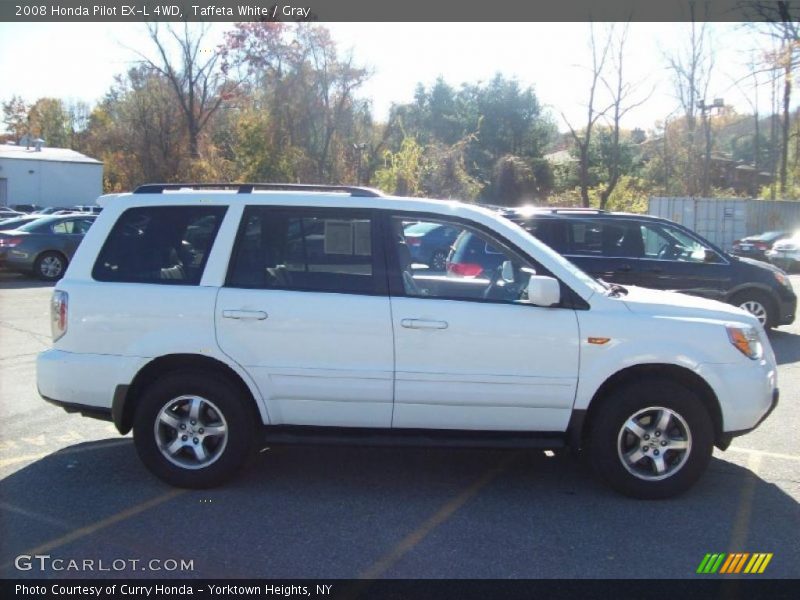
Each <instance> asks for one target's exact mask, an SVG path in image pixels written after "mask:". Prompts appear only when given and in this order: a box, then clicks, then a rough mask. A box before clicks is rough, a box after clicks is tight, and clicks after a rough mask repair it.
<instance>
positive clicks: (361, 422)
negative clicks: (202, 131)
mask: <svg viewBox="0 0 800 600" xmlns="http://www.w3.org/2000/svg"><path fill="white" fill-rule="evenodd" d="M414 223H437V224H443V225H447V226H449V227H453V228H456V229H460V230H466V231H469V232H471V233H473V234H474V235H476V236H479V237H481V238H483V239H484V240H485V241H486V243H487V244H491V246H492V247H493V248H495V249H496V250H497V251H498V252H501V253H502V254H503V255H504V257H503V260H502V261H500V263H499V264H498V267H497V269H496V270H494V271H493V272H490V273H485V274H482V275H481V276H471V275H469V274H464V275H459V274H457V273H447V272H440V271H435V270H434V269H432V268H431V267H429V266H428V265H422V264H415V263H414V262H413V260H412V258H411V253H410V251H409V249H408V246H407V245H406V241H405V236H404V232H405V231H406V229H409V225H412V224H414ZM52 329H53V338H54V347H53V348H52V349H50V350H47V351H46V352H43V353H42V354H41V355H40V356H39V358H38V365H37V367H38V387H39V392H40V394H41V395H42V396H43V397H44V398H46V399H47V400H49V401H51V402H54V403H56V404H59V405H61V406H63V407H64V408H65V409H67V410H68V411H78V412H81V413H83V414H85V415H88V416H96V417H104V418H108V419H112V420H113V422H114V423H115V425H116V427H117V428H118V429H119V431H120V432H121V433H123V434H124V433H127V432H128V431H130V430H131V429H132V430H133V433H134V442H135V446H136V449H137V451H138V454H139V456H140V458H141V460H142V461H143V462H144V464H145V465H146V466H147V467H148V468H149V469H150V470H151V471H152V472H153V473H155V474H156V475H157V476H158V477H160V478H162V479H164V480H166V481H167V482H170V483H172V484H174V485H178V486H186V487H207V486H212V485H216V484H219V483H221V482H223V481H224V480H226V479H227V478H229V477H230V476H232V475H233V474H234V473H235V472H236V471H237V470H238V468H239V467H241V466H242V465H243V464H244V463H245V462H246V459H247V458H248V456H250V455H251V454H252V453H253V451H254V449H257V448H258V447H259V446H258V443H269V444H276V443H292V442H304V441H305V442H309V441H311V442H313V443H353V444H377V443H396V444H433V445H436V444H438V445H477V446H495V447H508V446H512V447H538V448H557V447H559V446H570V447H572V448H574V449H577V450H579V451H580V453H581V454H583V455H585V456H586V457H587V458H588V460H589V461H590V463H591V464H592V466H593V467H594V469H595V471H596V472H597V474H598V475H599V476H600V477H601V478H602V479H603V480H604V481H606V482H607V483H608V484H610V485H611V486H612V487H613V488H615V489H617V490H618V491H620V492H623V493H625V494H629V495H632V496H636V497H642V498H663V497H667V496H672V495H675V494H677V493H680V492H682V491H684V490H686V489H687V488H689V487H690V486H691V485H692V484H693V483H694V482H695V481H696V480H697V479H698V477H699V476H700V475H701V474H702V472H703V471H704V469H705V468H706V466H707V464H708V462H709V460H710V457H711V453H712V449H713V446H714V445H716V446H718V447H720V448H726V447H727V445H728V444H729V443H730V441H731V438H732V437H733V436H735V435H739V434H742V433H745V432H747V431H749V430H751V429H753V428H754V427H756V426H757V425H758V424H759V423H760V422H761V421H762V420H763V419H764V418H765V417H766V415H767V414H768V413H769V412H770V411H771V410H772V408H774V406H775V405H776V403H777V401H778V390H777V381H776V376H777V371H776V365H775V358H774V355H773V352H772V349H771V347H770V345H769V341H768V340H767V337H766V336H765V334H764V329H763V327H762V326H761V325H760V324H759V322H758V320H757V319H756V318H755V317H754V316H752V315H750V314H748V313H747V312H745V311H744V310H742V309H740V308H736V307H733V306H730V305H727V304H723V303H721V302H717V301H713V300H708V299H703V298H697V297H692V296H687V295H682V294H677V293H670V292H663V291H655V290H648V289H644V288H638V287H621V286H618V285H608V284H604V283H602V282H601V281H598V280H595V279H593V278H591V277H589V276H588V275H586V274H585V273H584V272H583V271H581V270H579V269H578V268H577V267H575V266H574V265H573V264H571V263H570V262H568V261H567V260H566V259H564V258H563V257H561V256H560V255H559V254H557V253H556V252H554V251H553V250H551V249H550V248H549V247H547V246H546V245H544V244H542V243H541V242H539V241H537V240H536V239H535V238H533V237H532V236H531V235H530V234H529V233H528V232H526V231H525V230H524V229H523V228H522V227H520V226H519V225H517V224H515V223H513V222H511V221H509V220H507V219H504V218H502V217H500V216H498V215H497V214H496V213H494V212H492V211H490V210H487V209H484V208H480V207H476V206H470V205H466V204H461V203H458V202H441V201H434V200H424V199H416V198H396V197H387V196H381V195H380V194H379V193H377V192H373V191H371V190H367V189H364V188H327V187H321V186H312V187H309V186H290V185H267V184H264V185H258V184H246V185H245V184H240V185H235V186H233V185H227V186H225V185H219V186H199V185H180V184H170V185H148V186H143V187H141V188H139V189H138V190H136V192H134V193H132V194H124V195H120V196H117V197H116V198H114V199H113V201H111V202H109V203H108V204H107V206H106V208H105V210H104V211H103V212H102V213H101V214H100V216H99V217H98V218H97V221H96V223H95V225H94V226H93V227H92V228H91V229H90V230H89V232H88V234H87V235H86V237H85V239H84V241H83V243H82V244H81V246H80V247H79V249H78V251H77V253H76V254H75V257H74V259H73V261H72V263H71V264H70V265H69V268H68V270H67V272H66V275H65V277H64V279H62V280H61V281H60V282H59V283H58V284H57V285H56V288H55V290H54V293H53V298H52Z"/></svg>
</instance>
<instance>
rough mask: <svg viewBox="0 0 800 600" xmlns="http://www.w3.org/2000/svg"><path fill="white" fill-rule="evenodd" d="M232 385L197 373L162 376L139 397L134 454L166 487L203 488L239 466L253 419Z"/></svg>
mask: <svg viewBox="0 0 800 600" xmlns="http://www.w3.org/2000/svg"><path fill="white" fill-rule="evenodd" d="M245 402H246V399H245V398H242V397H241V393H239V391H238V389H237V387H236V386H234V385H233V384H231V383H230V382H228V381H227V380H226V379H224V378H212V377H209V376H208V375H206V374H203V373H200V372H197V371H181V372H176V373H172V374H169V375H166V376H165V377H163V378H162V379H159V380H157V381H156V382H155V383H154V384H153V385H151V386H150V387H149V388H147V390H145V392H144V394H143V395H142V397H141V401H140V404H139V406H138V407H137V410H136V418H135V420H134V428H133V437H134V443H135V445H136V450H137V452H138V454H139V458H140V459H141V460H142V462H143V463H144V464H145V466H146V467H147V468H148V469H149V470H150V471H151V472H152V473H153V474H155V475H156V476H157V477H159V478H160V479H162V480H164V481H166V482H167V483H169V484H171V485H175V486H178V487H187V488H208V487H213V486H216V485H220V484H221V483H224V482H225V481H227V480H228V479H230V478H231V477H233V476H234V475H235V474H236V473H237V472H238V470H239V469H240V468H241V467H242V466H243V465H244V463H245V461H246V459H247V458H248V457H249V455H250V453H251V449H252V446H253V439H254V437H255V435H254V433H255V432H254V427H253V418H252V415H251V414H250V411H249V410H248V409H247V406H246V404H245Z"/></svg>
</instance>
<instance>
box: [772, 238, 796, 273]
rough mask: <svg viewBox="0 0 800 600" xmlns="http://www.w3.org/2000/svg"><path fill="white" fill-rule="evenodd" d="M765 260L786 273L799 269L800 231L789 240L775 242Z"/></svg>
mask: <svg viewBox="0 0 800 600" xmlns="http://www.w3.org/2000/svg"><path fill="white" fill-rule="evenodd" d="M767 258H768V259H769V260H770V262H772V263H773V264H775V265H778V266H779V267H781V268H783V269H786V270H787V271H791V270H792V269H797V268H798V267H800V231H798V232H796V233H795V234H794V235H793V236H792V237H790V238H786V239H783V240H780V241H778V242H775V244H773V246H772V249H771V250H768V251H767Z"/></svg>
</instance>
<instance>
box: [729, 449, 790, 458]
mask: <svg viewBox="0 0 800 600" xmlns="http://www.w3.org/2000/svg"><path fill="white" fill-rule="evenodd" d="M728 450H733V451H735V452H744V453H746V454H750V455H755V456H768V457H770V458H782V459H784V460H800V456H798V455H797V454H781V453H780V452H766V451H765V450H756V449H755V448H739V447H737V446H730V447H729V448H728Z"/></svg>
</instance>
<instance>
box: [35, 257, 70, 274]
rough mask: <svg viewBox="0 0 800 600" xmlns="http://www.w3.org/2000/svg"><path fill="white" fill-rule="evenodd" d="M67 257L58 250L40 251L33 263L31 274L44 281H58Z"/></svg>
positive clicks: (66, 262) (65, 268) (64, 267)
mask: <svg viewBox="0 0 800 600" xmlns="http://www.w3.org/2000/svg"><path fill="white" fill-rule="evenodd" d="M67 264H68V261H67V257H66V256H64V255H63V254H61V253H60V252H55V251H53V250H49V251H47V252H42V253H41V254H40V255H39V256H37V257H36V262H34V263H33V274H34V276H35V277H38V278H39V279H42V280H44V281H58V280H59V279H61V278H62V277H63V276H64V271H66V270H67Z"/></svg>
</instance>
